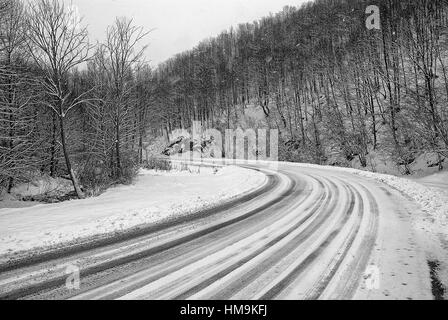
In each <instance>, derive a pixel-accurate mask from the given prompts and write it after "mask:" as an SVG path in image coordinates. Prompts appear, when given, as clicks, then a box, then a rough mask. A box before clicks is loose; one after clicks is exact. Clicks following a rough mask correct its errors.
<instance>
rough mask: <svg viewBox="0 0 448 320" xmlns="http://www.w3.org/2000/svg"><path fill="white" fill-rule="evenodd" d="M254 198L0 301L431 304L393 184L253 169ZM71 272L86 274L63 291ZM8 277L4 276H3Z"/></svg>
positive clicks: (11, 282)
mask: <svg viewBox="0 0 448 320" xmlns="http://www.w3.org/2000/svg"><path fill="white" fill-rule="evenodd" d="M257 168H258V169H260V170H262V171H264V172H265V173H266V174H268V175H269V183H268V184H267V185H266V186H265V187H264V188H263V189H262V190H259V191H258V193H257V194H254V195H252V196H249V197H246V198H245V199H240V200H238V201H233V202H232V203H231V204H230V205H224V206H221V207H220V208H217V209H214V210H211V211H209V212H207V214H203V215H198V216H196V217H195V218H194V219H188V220H187V219H184V220H181V221H178V222H175V223H173V224H172V225H167V226H165V227H164V228H162V229H159V230H148V232H147V233H143V234H138V235H135V237H129V238H128V239H122V240H121V241H116V242H111V243H110V244H105V245H103V246H101V247H97V248H95V247H93V248H89V247H86V249H85V250H82V251H80V252H78V253H73V254H70V255H66V256H64V257H60V258H56V259H51V260H49V261H42V262H39V263H30V264H29V265H26V264H24V265H23V266H22V267H19V268H7V269H4V270H3V271H2V272H1V273H0V297H2V298H19V297H25V298H34V299H36V298H37V299H42V298H46V299H67V298H71V299H432V294H431V286H430V278H429V274H430V272H429V269H428V266H427V262H426V258H425V254H424V252H423V251H422V250H421V249H420V247H419V245H418V236H417V235H416V234H415V233H414V231H413V228H412V225H411V215H412V214H413V213H415V211H416V210H419V209H418V208H417V206H416V205H415V204H414V203H412V202H411V201H410V200H408V199H406V198H405V197H403V196H402V195H401V194H400V193H398V192H397V191H395V190H393V189H391V188H388V187H387V186H385V185H383V184H380V183H378V182H375V181H373V180H368V179H366V178H363V177H360V176H357V175H352V174H349V173H344V172H341V171H338V170H331V169H325V168H322V169H317V168H316V169H315V168H306V167H301V166H300V165H290V164H281V165H280V168H279V170H278V171H276V172H274V171H269V170H268V169H265V168H261V167H259V166H258V167H257ZM67 266H77V267H79V268H80V270H81V286H80V289H79V290H68V289H66V288H65V279H66V278H67V275H66V271H67ZM0 271H1V268H0Z"/></svg>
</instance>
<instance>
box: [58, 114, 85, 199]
mask: <svg viewBox="0 0 448 320" xmlns="http://www.w3.org/2000/svg"><path fill="white" fill-rule="evenodd" d="M59 125H60V130H61V145H62V151H63V153H64V158H65V164H66V166H67V170H68V173H69V175H70V179H71V180H72V183H73V188H74V189H75V192H76V196H77V197H78V198H79V199H83V198H84V197H85V196H84V193H83V192H82V190H81V188H80V186H79V183H78V180H77V178H76V175H75V172H74V171H73V168H72V163H71V161H70V157H69V154H68V151H67V142H66V139H65V126H64V118H63V117H61V116H60V117H59Z"/></svg>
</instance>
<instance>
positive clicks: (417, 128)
mask: <svg viewBox="0 0 448 320" xmlns="http://www.w3.org/2000/svg"><path fill="white" fill-rule="evenodd" d="M375 4H376V5H377V6H378V7H379V8H380V19H381V23H380V28H379V30H378V29H372V30H369V29H368V28H367V27H366V19H367V18H368V17H369V14H366V8H367V7H368V6H369V5H375ZM447 13H448V12H447V1H443V0H418V1H415V0H406V1H392V0H385V1H364V0H353V1H350V0H318V1H315V2H314V3H308V4H306V5H304V6H302V7H301V8H294V7H287V8H284V10H283V11H282V12H280V13H278V14H276V15H271V16H269V17H265V18H263V19H261V20H260V21H257V22H254V23H247V24H243V25H240V26H239V27H238V28H236V29H230V30H229V31H226V32H223V33H221V34H220V35H219V36H217V37H215V38H212V39H208V40H205V41H203V42H202V43H200V44H199V45H198V46H197V47H196V48H194V49H193V50H191V51H188V52H184V53H182V54H179V55H177V56H175V57H173V58H172V59H170V60H169V61H167V62H166V63H164V64H163V65H162V66H160V67H159V68H158V70H157V72H156V74H155V77H156V82H157V88H156V101H155V104H156V105H159V106H160V110H163V112H164V114H165V119H166V120H165V121H164V123H165V126H166V127H168V128H170V129H172V128H179V127H189V126H190V125H191V121H192V120H200V121H202V122H203V123H204V124H205V125H206V126H211V127H218V128H221V129H222V128H225V127H227V128H232V127H234V126H236V125H237V124H238V123H239V121H238V120H239V119H238V117H242V116H243V117H244V112H239V111H241V110H245V109H246V108H249V107H253V106H255V107H258V108H259V109H260V110H262V111H263V114H264V116H265V118H266V120H267V124H268V125H269V126H270V127H271V128H278V129H279V130H280V132H281V145H280V149H281V150H280V151H281V153H280V156H281V158H282V160H294V161H304V162H313V163H319V164H334V165H344V166H345V165H350V163H351V162H352V161H353V160H354V159H356V161H357V162H358V163H359V164H360V166H362V167H368V169H375V168H371V166H372V165H371V164H370V163H369V157H370V155H372V154H382V155H383V156H385V157H386V158H388V159H390V162H391V163H392V164H393V165H396V166H397V167H399V168H400V170H401V172H402V173H411V172H410V171H411V170H410V168H409V165H410V164H412V163H413V162H414V160H415V159H416V157H417V156H418V155H420V154H422V153H428V152H429V153H432V154H433V155H434V156H433V159H434V160H433V161H432V162H431V163H428V165H430V166H440V168H442V166H443V159H444V157H446V156H448V150H447V143H448V122H447V120H448V118H447V117H448V114H447V110H448V109H447V102H448V82H447V80H448V79H447V77H448V73H447V71H448V70H447V64H448V51H447V50H448V44H447V39H448V38H447V31H448V29H447Z"/></svg>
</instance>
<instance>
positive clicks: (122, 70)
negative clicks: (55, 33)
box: [99, 18, 148, 178]
mask: <svg viewBox="0 0 448 320" xmlns="http://www.w3.org/2000/svg"><path fill="white" fill-rule="evenodd" d="M147 34H148V32H145V31H144V30H143V28H141V27H136V26H133V24H132V20H129V19H126V18H117V19H116V20H115V24H114V25H112V26H111V27H109V28H108V30H107V37H106V41H105V43H104V44H103V45H102V47H101V48H100V51H101V55H102V56H104V59H101V60H99V61H100V62H101V64H102V67H103V69H104V70H106V74H107V76H108V86H109V90H110V92H109V96H110V103H111V105H112V109H113V125H114V132H115V166H116V170H115V175H116V177H117V178H121V177H122V174H123V172H122V150H121V149H122V144H123V141H125V140H127V139H129V138H130V137H129V136H130V135H132V134H134V130H132V129H130V128H132V126H133V125H134V119H132V118H133V116H134V115H135V113H134V112H133V110H132V107H133V103H132V102H131V99H132V98H133V97H132V94H133V92H134V87H135V81H133V76H134V75H133V73H134V71H135V70H134V69H135V67H136V66H137V65H138V64H139V63H140V62H141V61H142V57H143V54H144V51H145V49H146V46H143V47H140V44H139V43H140V42H141V40H143V38H144V37H145V36H146V35H147Z"/></svg>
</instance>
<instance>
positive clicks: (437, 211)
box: [288, 163, 448, 234]
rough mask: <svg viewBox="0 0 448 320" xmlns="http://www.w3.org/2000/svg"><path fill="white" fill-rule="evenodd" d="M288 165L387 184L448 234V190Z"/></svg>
mask: <svg viewBox="0 0 448 320" xmlns="http://www.w3.org/2000/svg"><path fill="white" fill-rule="evenodd" d="M288 164H290V165H296V166H300V167H303V168H315V169H328V170H338V171H343V172H347V173H351V174H356V175H359V176H362V177H366V178H370V179H374V180H376V181H378V182H382V183H385V184H387V185H388V186H390V187H392V188H394V189H396V190H398V191H400V192H401V193H403V194H404V195H406V196H407V197H409V198H411V199H413V200H414V201H416V202H417V203H418V204H420V206H421V207H422V209H423V210H424V211H425V212H426V213H428V214H429V215H430V216H431V217H432V219H433V222H434V223H435V224H437V225H439V226H440V232H443V233H444V234H448V190H442V189H437V188H431V187H428V186H424V185H422V184H420V183H418V182H414V181H411V180H409V179H405V178H400V177H396V176H392V175H387V174H382V173H374V172H369V171H362V170H358V169H352V168H340V167H331V166H319V165H314V164H298V163H288Z"/></svg>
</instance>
